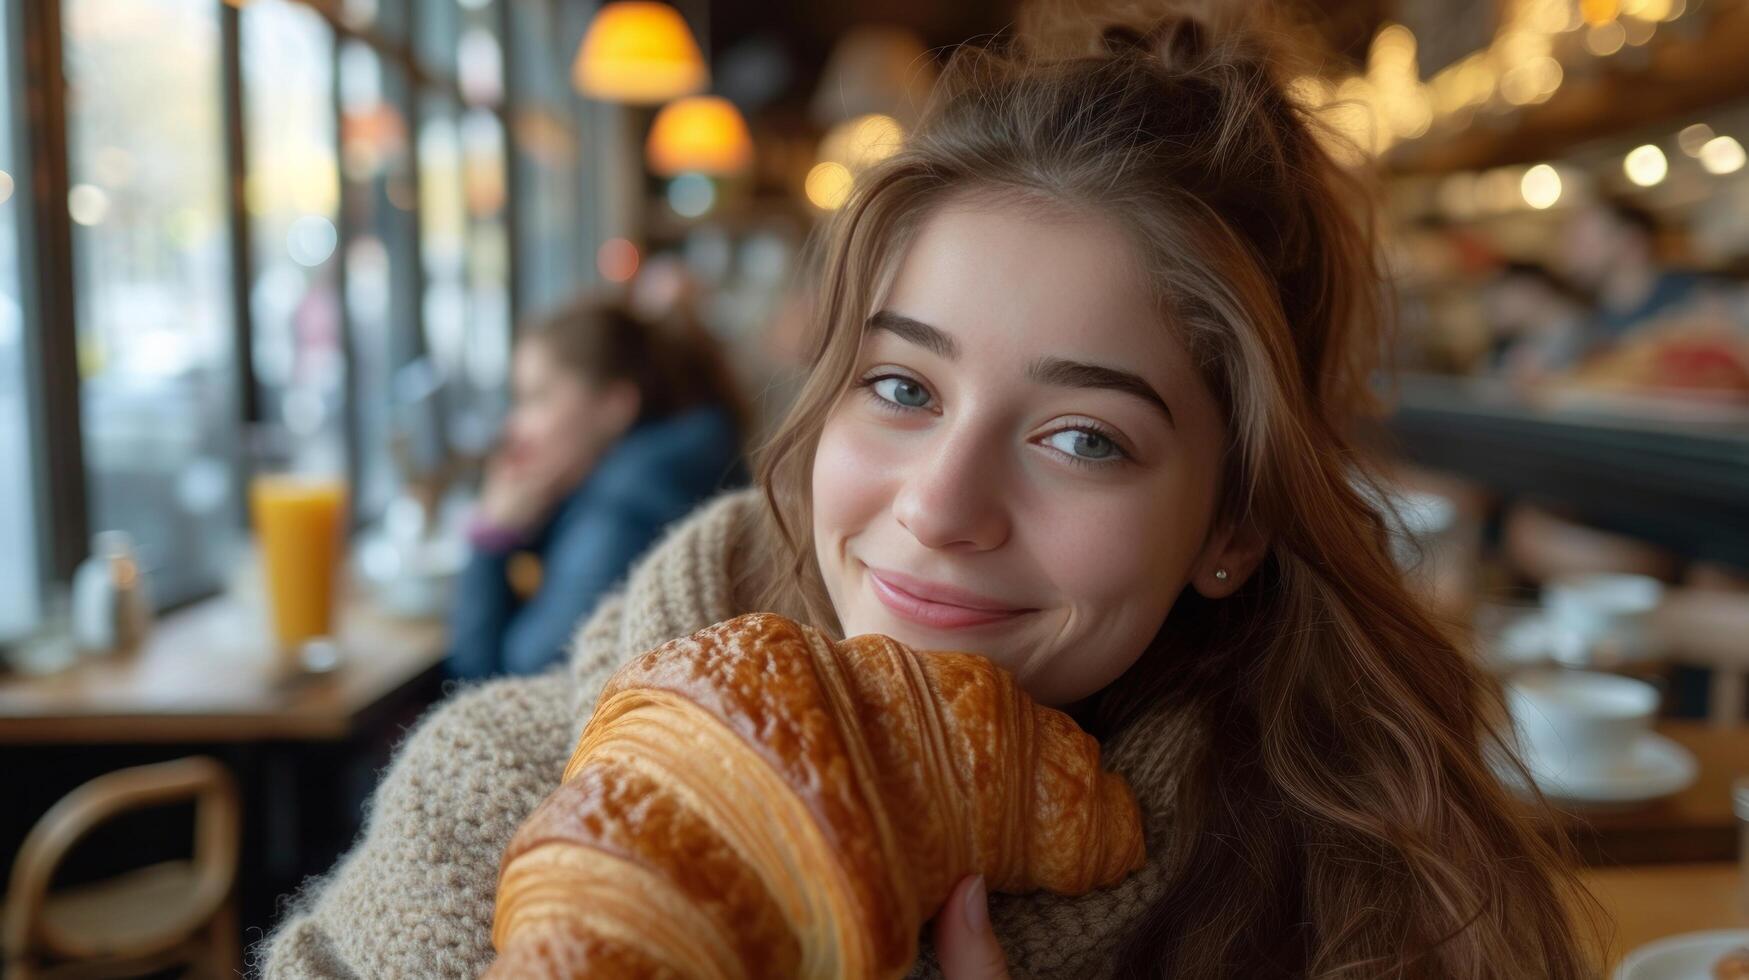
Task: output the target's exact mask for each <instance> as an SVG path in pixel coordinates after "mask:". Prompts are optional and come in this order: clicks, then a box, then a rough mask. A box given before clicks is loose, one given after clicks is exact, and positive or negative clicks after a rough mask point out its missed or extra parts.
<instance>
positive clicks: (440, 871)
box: [252, 491, 1176, 980]
mask: <svg viewBox="0 0 1749 980" xmlns="http://www.w3.org/2000/svg"><path fill="white" fill-rule="evenodd" d="M757 506H760V504H759V501H758V498H757V497H756V496H755V495H754V492H753V491H740V492H736V493H730V494H725V495H723V496H721V497H719V498H717V499H716V500H714V501H711V502H709V503H707V504H705V505H704V506H702V507H701V508H700V509H699V510H698V511H697V512H696V513H694V514H693V515H691V516H690V517H688V518H686V519H685V520H683V521H681V522H679V523H678V524H676V525H675V527H674V528H672V529H671V530H670V531H669V532H668V534H667V535H666V536H665V538H664V539H663V541H662V542H661V543H659V544H658V545H657V546H656V547H655V548H653V549H652V550H651V552H650V553H649V554H648V555H647V556H646V557H645V558H643V559H642V560H641V561H640V562H639V563H638V565H637V567H636V568H634V569H633V571H632V573H631V575H630V577H629V578H628V580H627V582H626V584H625V587H624V588H623V589H622V590H621V591H619V592H618V593H616V594H615V595H613V596H610V597H609V598H608V599H606V600H604V601H603V602H602V603H601V605H600V606H599V607H598V608H597V610H596V612H595V613H594V615H592V616H591V617H590V618H589V620H588V622H587V623H585V624H584V625H583V627H582V629H581V630H580V631H579V633H578V635H577V639H576V642H575V646H574V650H573V653H572V656H571V659H570V664H569V669H568V670H564V671H559V670H555V671H553V672H550V673H547V674H545V675H542V676H539V677H533V678H517V679H506V680H499V681H492V682H488V683H485V684H481V685H478V686H475V687H472V688H470V689H468V690H465V691H463V692H461V693H459V694H457V695H455V696H454V697H451V698H450V699H448V701H447V702H445V703H444V704H442V705H440V706H439V707H437V708H435V709H434V710H433V711H431V712H430V714H428V715H427V716H426V718H425V719H424V720H423V721H422V722H421V723H420V724H419V726H418V728H417V729H416V730H415V731H414V732H413V734H412V735H410V736H409V737H408V738H407V740H406V741H405V742H404V743H403V744H402V745H401V746H400V748H399V749H398V750H397V753H396V758H395V761H394V763H393V764H392V765H390V767H389V769H388V771H387V773H385V774H384V776H383V781H382V785H381V786H379V787H378V789H377V791H376V795H375V797H374V798H373V800H372V803H371V804H370V806H369V807H368V809H367V813H366V819H365V828H364V833H363V835H362V837H361V838H360V839H359V841H358V842H357V843H356V844H355V845H354V846H353V848H352V850H351V852H350V853H349V854H347V856H346V857H345V858H343V859H342V860H341V861H340V863H339V865H338V866H336V867H335V868H334V870H333V871H332V872H330V873H329V874H328V875H327V876H326V877H324V878H320V879H314V880H312V881H311V882H309V883H307V884H306V885H305V887H304V889H303V891H302V893H301V894H300V895H299V896H298V897H297V898H296V899H295V900H294V901H293V903H292V906H291V909H290V911H289V913H288V914H287V916H286V918H285V921H284V922H283V923H282V924H281V925H280V926H279V928H278V929H277V930H276V931H275V932H274V933H273V935H272V936H270V937H269V938H268V939H267V940H266V941H265V942H264V943H262V944H261V945H259V946H258V947H256V949H255V950H254V954H255V955H254V956H252V961H253V962H254V963H255V964H256V965H257V966H258V967H260V968H263V969H264V970H265V974H266V976H267V977H269V978H272V980H280V978H286V980H289V978H304V977H431V978H441V977H470V978H471V977H475V976H478V975H479V974H480V972H481V971H482V970H484V969H485V968H486V966H487V965H488V964H489V963H490V962H491V961H492V956H493V953H492V946H491V937H490V931H491V923H492V900H493V894H494V889H495V888H496V885H497V876H498V859H499V856H500V854H501V853H502V852H503V850H504V847H505V845H506V844H507V843H509V841H510V836H511V834H512V833H513V832H514V831H515V830H516V828H517V825H518V824H520V823H521V822H522V819H523V818H524V817H526V816H527V815H528V814H529V812H530V811H532V810H533V809H534V807H535V805H536V804H538V803H539V802H540V801H541V800H542V799H544V798H545V797H546V796H547V794H548V793H550V792H551V791H552V789H553V787H554V786H555V785H557V782H558V778H559V774H560V772H561V771H562V770H563V768H564V765H565V761H566V759H567V758H568V757H569V756H570V753H571V749H572V746H573V745H574V744H575V742H576V740H577V738H578V736H579V735H580V734H581V732H582V729H583V725H584V723H585V722H586V721H587V720H588V716H589V712H590V710H591V709H592V708H593V707H594V704H595V699H596V697H597V695H598V694H599V693H600V690H601V687H602V685H603V684H604V683H605V682H606V680H607V678H608V676H609V675H610V674H612V673H613V671H614V669H615V668H617V667H618V666H619V665H620V664H622V663H624V662H625V661H627V660H629V659H631V658H632V657H635V656H637V655H638V654H640V653H642V652H644V651H645V650H648V649H650V648H652V647H655V646H657V645H659V644H661V643H663V642H665V641H667V640H669V639H672V638H674V637H677V636H684V635H686V634H689V633H692V632H694V631H696V630H699V629H702V628H704V627H706V626H709V625H711V624H713V623H717V622H721V621H722V620H725V619H729V618H731V617H733V616H736V615H739V614H740V613H743V612H748V611H751V610H749V609H747V608H746V607H745V606H743V605H742V604H740V603H739V602H737V600H736V597H735V596H733V595H731V594H730V592H731V585H730V582H731V576H730V573H729V569H730V562H731V561H732V560H733V559H734V556H735V555H736V554H737V553H738V550H739V549H740V547H741V542H740V541H739V540H738V539H739V538H740V537H741V536H743V535H744V534H745V531H744V528H746V527H747V526H749V517H750V515H751V514H752V512H753V508H755V507H757ZM1174 731H1175V728H1174V726H1173V725H1172V724H1171V723H1170V722H1169V720H1167V719H1164V718H1150V719H1144V720H1142V721H1141V722H1138V723H1136V724H1135V725H1133V726H1131V727H1130V728H1129V729H1127V730H1125V731H1123V732H1120V733H1119V734H1118V735H1117V736H1116V737H1114V738H1112V739H1109V740H1108V741H1107V742H1106V744H1105V746H1104V757H1105V759H1106V761H1107V762H1108V764H1109V765H1110V766H1111V767H1112V768H1114V769H1116V770H1117V771H1119V772H1121V773H1123V774H1124V775H1125V776H1126V777H1127V778H1128V779H1129V781H1130V785H1131V786H1132V787H1133V788H1134V789H1135V791H1136V795H1137V798H1138V799H1139V801H1140V803H1141V806H1142V810H1143V814H1144V816H1145V818H1146V819H1147V824H1148V826H1147V844H1148V852H1149V855H1150V861H1149V864H1148V866H1147V867H1146V868H1144V869H1143V870H1141V871H1139V872H1137V873H1136V874H1134V875H1131V876H1130V877H1129V878H1127V879H1126V880H1124V881H1123V882H1122V883H1121V884H1119V885H1117V886H1116V887H1114V888H1110V889H1106V890H1104V891H1099V892H1094V893H1092V894H1089V895H1084V896H1081V897H1078V898H1063V897H1060V896H1055V895H1050V894H1046V893H1042V892H1041V893H1035V894H1032V895H999V894H993V895H991V896H990V916H991V921H992V922H993V924H994V927H995V930H996V935H997V937H998V938H999V939H1000V940H1001V942H1002V946H1003V948H1004V949H1005V950H1006V951H1007V953H1008V959H1009V964H1010V969H1011V971H1012V973H1013V974H1014V976H1015V977H1017V978H1024V977H1075V978H1078V980H1082V978H1096V977H1104V976H1108V975H1110V973H1111V966H1110V965H1109V963H1108V962H1107V954H1108V953H1109V952H1110V950H1111V948H1112V946H1113V944H1114V942H1115V941H1116V939H1117V938H1118V937H1119V936H1120V935H1122V933H1123V932H1124V930H1125V928H1126V926H1128V925H1130V924H1131V923H1132V922H1133V921H1134V920H1135V918H1136V916H1138V915H1139V914H1140V913H1141V912H1142V910H1143V909H1145V908H1146V907H1147V906H1148V904H1149V903H1150V902H1151V901H1152V900H1153V899H1155V898H1156V897H1157V896H1158V895H1159V894H1160V891H1161V888H1162V884H1163V878H1164V869H1163V867H1162V863H1163V862H1162V860H1161V859H1162V856H1163V855H1164V854H1165V853H1166V848H1165V846H1164V844H1165V840H1164V830H1165V826H1166V824H1167V820H1166V819H1165V818H1166V814H1167V811H1168V809H1169V806H1170V795H1171V789H1172V780H1171V778H1170V773H1169V768H1170V767H1169V766H1168V765H1167V764H1166V761H1165V760H1166V759H1167V757H1168V756H1169V755H1170V753H1169V752H1168V751H1167V749H1168V747H1169V746H1170V744H1171V742H1172V740H1173V739H1174V738H1175V737H1176V736H1175V735H1174ZM929 936H930V930H929V928H928V927H925V928H924V930H923V932H922V933H921V936H920V939H921V949H920V952H919V956H918V959H917V964H916V967H915V968H914V969H913V970H912V972H911V974H910V976H912V977H939V976H940V975H941V973H940V969H939V967H938V966H937V964H936V960H935V955H934V950H933V949H932V947H931V945H930V942H929Z"/></svg>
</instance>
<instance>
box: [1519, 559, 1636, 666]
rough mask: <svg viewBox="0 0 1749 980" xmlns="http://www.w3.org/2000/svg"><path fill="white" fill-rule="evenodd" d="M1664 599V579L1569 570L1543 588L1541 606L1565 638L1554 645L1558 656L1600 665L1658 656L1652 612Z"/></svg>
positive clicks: (1568, 660) (1567, 659) (1569, 660)
mask: <svg viewBox="0 0 1749 980" xmlns="http://www.w3.org/2000/svg"><path fill="white" fill-rule="evenodd" d="M1663 598H1664V585H1663V583H1661V582H1659V581H1658V580H1657V579H1655V578H1652V577H1650V576H1646V575H1627V574H1610V573H1606V574H1596V575H1573V576H1564V577H1561V578H1557V579H1554V580H1552V581H1550V582H1549V583H1548V584H1547V585H1545V586H1544V587H1543V608H1544V609H1545V610H1547V612H1548V618H1549V623H1550V625H1551V626H1553V627H1554V629H1555V631H1556V632H1557V634H1560V635H1561V637H1562V638H1563V639H1564V640H1565V641H1566V642H1564V643H1558V644H1557V645H1556V646H1557V649H1556V654H1557V656H1558V658H1559V659H1561V660H1564V661H1567V662H1569V663H1579V664H1587V665H1591V664H1598V665H1602V664H1611V663H1621V662H1624V661H1630V660H1637V659H1643V658H1645V657H1648V656H1654V655H1656V654H1657V653H1658V636H1657V632H1656V630H1655V629H1654V628H1653V623H1652V616H1653V613H1655V612H1656V611H1657V609H1658V603H1659V602H1661V601H1663Z"/></svg>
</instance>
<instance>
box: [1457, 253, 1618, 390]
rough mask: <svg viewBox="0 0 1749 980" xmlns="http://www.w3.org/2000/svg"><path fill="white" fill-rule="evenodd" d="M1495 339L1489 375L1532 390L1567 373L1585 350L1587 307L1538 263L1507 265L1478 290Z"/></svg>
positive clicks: (1578, 295)
mask: <svg viewBox="0 0 1749 980" xmlns="http://www.w3.org/2000/svg"><path fill="white" fill-rule="evenodd" d="M1482 306H1483V310H1484V313H1485V315H1486V317H1487V319H1488V325H1489V326H1490V328H1492V330H1493V333H1494V343H1493V348H1494V349H1493V353H1492V357H1491V358H1490V364H1489V369H1490V371H1491V372H1492V373H1494V374H1498V375H1500V376H1503V377H1505V378H1506V379H1508V380H1509V381H1512V382H1513V383H1515V384H1534V383H1536V382H1537V381H1539V380H1541V379H1543V378H1545V377H1547V376H1548V375H1550V374H1553V373H1556V372H1559V371H1564V370H1566V369H1567V368H1569V367H1571V366H1572V365H1573V364H1574V363H1575V362H1576V361H1577V360H1578V359H1579V355H1580V354H1581V353H1582V352H1583V350H1584V346H1585V325H1586V321H1587V319H1588V318H1589V317H1590V316H1591V312H1592V311H1591V307H1590V304H1589V303H1587V302H1586V300H1585V296H1584V294H1583V293H1582V292H1580V291H1579V290H1578V289H1577V288H1575V287H1574V286H1573V285H1572V284H1571V283H1568V282H1567V281H1566V280H1565V279H1562V278H1561V277H1560V276H1558V275H1556V274H1555V273H1553V272H1551V271H1550V270H1549V269H1548V268H1547V267H1545V266H1543V265H1541V264H1540V263H1536V262H1507V263H1506V264H1505V265H1503V266H1501V268H1500V270H1499V272H1498V273H1496V274H1495V276H1494V278H1493V279H1492V280H1490V281H1489V282H1487V283H1486V284H1484V285H1483V287H1482Z"/></svg>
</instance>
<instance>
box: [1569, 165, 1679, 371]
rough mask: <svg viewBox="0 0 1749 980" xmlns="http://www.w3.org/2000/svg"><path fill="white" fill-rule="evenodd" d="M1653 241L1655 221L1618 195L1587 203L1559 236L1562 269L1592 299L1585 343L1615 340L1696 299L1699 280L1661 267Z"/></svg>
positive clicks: (1657, 238) (1657, 235)
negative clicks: (1592, 304) (1592, 305)
mask: <svg viewBox="0 0 1749 980" xmlns="http://www.w3.org/2000/svg"><path fill="white" fill-rule="evenodd" d="M1658 240H1659V227H1658V219H1657V218H1656V217H1654V216H1653V215H1652V213H1651V212H1649V211H1647V210H1645V209H1644V208H1641V207H1639V206H1638V205H1636V204H1633V203H1631V202H1629V201H1625V200H1622V199H1620V198H1614V197H1605V198H1600V199H1597V200H1594V201H1591V202H1589V203H1587V204H1585V205H1583V206H1582V207H1580V209H1579V210H1578V211H1577V212H1576V213H1575V214H1574V215H1573V217H1572V218H1571V219H1570V220H1569V222H1568V224H1567V227H1566V229H1565V231H1564V233H1563V240H1562V254H1563V255H1564V256H1565V259H1566V262H1565V264H1566V270H1565V271H1566V272H1567V274H1568V275H1570V276H1571V277H1572V278H1573V279H1574V280H1575V281H1576V282H1577V283H1578V284H1579V285H1580V286H1581V287H1583V288H1584V289H1586V290H1587V291H1589V292H1590V293H1591V295H1592V296H1593V297H1594V299H1595V300H1596V312H1595V313H1594V314H1593V315H1592V317H1591V320H1590V331H1589V333H1590V336H1589V337H1588V338H1587V340H1588V342H1589V343H1590V344H1592V345H1599V346H1601V345H1609V344H1614V343H1617V342H1619V341H1620V340H1622V339H1623V338H1624V337H1625V336H1626V335H1627V334H1628V333H1630V332H1631V331H1632V330H1633V329H1634V328H1636V327H1638V326H1639V325H1641V324H1643V323H1645V322H1647V321H1650V320H1655V319H1658V318H1660V317H1663V316H1665V315H1667V314H1669V313H1672V312H1674V311H1676V310H1678V309H1680V308H1681V307H1683V306H1685V305H1687V304H1688V303H1690V302H1693V301H1694V300H1696V299H1698V298H1699V297H1700V294H1701V293H1702V289H1701V287H1702V285H1703V282H1704V281H1703V279H1702V278H1701V277H1700V276H1699V275H1697V274H1695V273H1692V272H1687V271H1680V270H1675V269H1669V268H1665V267H1664V265H1663V264H1662V262H1661V261H1660V258H1659V254H1658Z"/></svg>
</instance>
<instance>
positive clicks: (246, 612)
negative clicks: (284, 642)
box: [0, 596, 446, 745]
mask: <svg viewBox="0 0 1749 980" xmlns="http://www.w3.org/2000/svg"><path fill="white" fill-rule="evenodd" d="M339 622H340V637H339V643H340V647H341V650H342V652H343V653H344V655H345V656H344V661H343V663H342V665H341V667H340V668H339V669H338V670H336V671H334V672H333V673H331V674H323V675H316V676H312V677H305V678H301V679H297V678H287V677H286V676H285V675H284V673H283V670H282V668H281V667H280V665H279V663H278V661H277V659H276V658H275V656H274V652H273V644H272V643H271V641H270V637H269V630H268V628H267V624H266V621H265V616H264V615H263V610H262V609H261V608H260V607H259V605H258V604H256V603H255V602H251V601H249V600H247V599H238V598H234V597H228V596H227V597H219V598H216V599H210V600H207V601H204V602H201V603H197V604H196V605H194V606H191V607H189V608H187V609H183V610H180V611H178V612H175V613H172V614H171V615H169V616H166V617H165V618H164V619H163V620H161V621H160V622H158V623H157V624H156V626H155V628H154V629H153V632H152V635H151V637H150V639H149V640H148V642H147V644H146V646H145V647H144V648H143V649H141V650H139V651H138V652H136V653H133V654H122V655H116V656H111V657H105V658H102V659H98V660H91V661H86V662H83V663H80V664H78V665H76V666H74V667H72V668H69V669H67V670H63V671H61V672H59V673H55V674H48V675H45V676H28V675H16V674H14V675H0V745H5V744H14V745H16V744H32V743H54V744H63V745H64V744H70V743H81V744H91V743H116V742H127V743H139V742H160V743H163V742H245V741H261V740H269V739H281V740H294V741H309V740H335V739H343V738H345V737H347V736H348V735H349V734H351V733H352V732H353V731H354V730H355V728H356V727H357V726H358V724H359V722H360V719H361V716H362V715H364V714H365V713H366V712H368V711H370V710H371V709H372V708H373V707H375V706H376V705H378V704H380V703H382V702H383V701H385V700H386V699H389V698H390V697H391V696H392V695H394V694H395V693H396V692H397V691H399V690H401V689H402V688H404V687H406V686H407V685H409V684H412V683H414V682H415V681H417V680H419V679H420V678H421V677H423V676H425V675H428V674H431V673H433V672H435V671H436V670H437V669H438V668H439V667H441V665H442V662H443V657H444V652H445V643H446V641H445V632H444V628H443V626H442V624H441V623H437V622H431V621H408V620H401V619H395V618H392V617H390V616H388V615H386V614H385V613H383V612H381V611H380V610H378V609H377V608H376V607H374V606H373V605H371V604H370V603H369V602H366V601H364V600H361V599H352V600H350V601H348V602H346V603H345V604H344V608H343V609H342V610H341V615H340V620H339Z"/></svg>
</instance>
